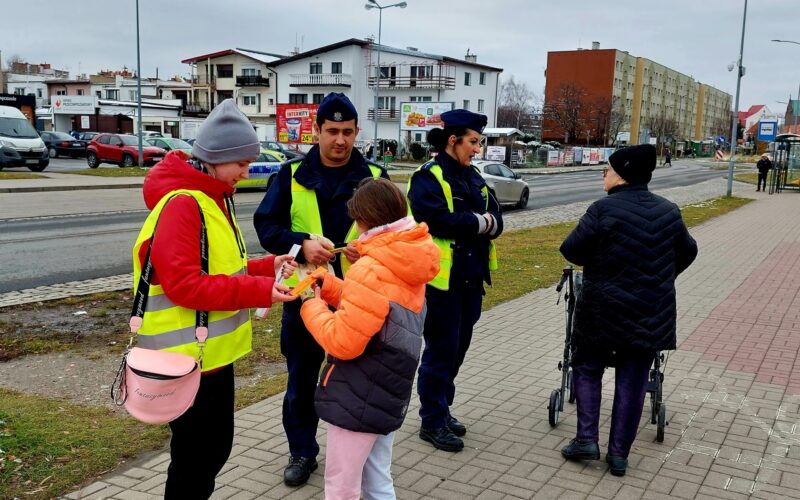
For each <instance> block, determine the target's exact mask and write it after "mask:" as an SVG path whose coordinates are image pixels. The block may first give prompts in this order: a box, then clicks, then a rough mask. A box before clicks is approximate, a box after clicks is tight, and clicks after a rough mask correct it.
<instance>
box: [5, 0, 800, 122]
mask: <svg viewBox="0 0 800 500" xmlns="http://www.w3.org/2000/svg"><path fill="white" fill-rule="evenodd" d="M379 1H381V0H379ZM407 2H408V7H407V8H405V9H399V8H391V9H387V10H384V11H383V14H384V15H383V33H382V42H383V43H384V44H385V45H390V46H394V47H401V48H402V47H407V46H414V47H417V48H419V50H421V51H423V52H430V53H434V54H441V55H447V56H450V57H457V58H461V57H463V56H464V54H465V53H466V51H467V49H469V51H470V52H471V53H474V54H477V55H478V62H479V63H483V64H487V65H490V66H496V67H501V68H503V70H504V71H503V77H505V78H507V77H509V76H511V75H513V76H514V77H515V79H517V80H521V81H523V82H525V83H526V84H527V85H528V86H529V87H530V88H531V90H533V91H534V92H535V93H536V94H537V95H539V96H541V94H542V93H543V89H544V84H545V80H544V69H545V65H546V63H547V52H548V51H554V50H574V49H576V48H577V47H584V48H587V47H591V42H592V41H598V42H600V47H601V48H617V49H620V50H627V51H628V52H630V53H631V54H632V55H635V56H640V57H647V58H649V59H651V60H653V61H656V62H658V63H660V64H664V65H666V66H668V67H670V68H673V69H675V70H677V71H680V72H682V73H685V74H688V75H691V76H693V77H694V78H695V79H696V80H699V81H700V82H703V83H707V84H709V85H712V86H714V87H717V88H719V89H721V90H724V91H726V92H729V93H730V94H731V95H734V94H735V91H736V72H735V71H734V72H728V70H727V66H728V64H730V63H731V62H733V61H735V60H736V59H737V58H738V54H739V43H740V40H741V29H742V13H743V10H744V0H649V1H644V0H560V1H558V0H557V1H551V0H460V1H453V0H407ZM364 3H365V1H364V0H281V1H278V0H139V8H140V30H141V53H142V75H143V76H155V72H156V68H158V74H159V76H160V77H162V78H164V77H169V76H172V75H176V74H178V75H188V73H189V67H188V65H185V64H181V62H180V61H181V60H182V59H186V58H188V57H192V56H197V55H202V54H206V53H209V52H215V51H219V50H224V49H228V48H234V47H241V48H248V49H254V50H262V51H266V52H275V53H279V54H288V53H289V52H290V51H291V50H292V48H293V47H294V46H295V40H297V45H299V46H301V48H302V49H304V50H310V49H313V48H316V47H319V46H322V45H327V44H330V43H335V42H338V41H341V40H345V39H347V38H365V37H367V36H370V35H375V36H376V37H377V31H378V13H377V11H375V10H371V11H367V10H365V9H364ZM381 3H382V4H384V5H387V4H389V3H393V2H391V1H383V2H381ZM135 12H136V11H135V0H81V1H78V2H64V1H62V0H27V1H25V2H10V1H3V2H2V12H0V15H2V18H0V51H2V57H3V65H5V61H6V60H7V59H8V58H9V57H10V56H14V55H16V56H19V57H21V58H23V59H24V60H26V61H28V62H31V63H41V62H47V63H50V64H52V65H53V66H54V67H56V68H63V69H68V70H69V71H70V72H71V74H72V75H75V74H77V73H78V72H80V73H87V74H88V73H94V72H96V71H98V70H101V69H119V68H121V67H122V66H127V67H129V68H134V69H135V67H136V17H135ZM799 26H800V0H750V1H749V4H748V12H747V29H746V34H745V45H744V62H743V65H744V66H745V67H746V69H747V74H746V76H745V77H744V78H742V89H741V99H740V105H739V108H740V109H747V108H748V107H749V106H750V105H752V104H766V105H767V106H768V107H769V108H770V109H771V110H772V111H774V112H778V113H783V111H784V110H785V108H786V106H785V105H784V104H779V103H777V102H776V101H786V100H787V98H788V97H789V94H790V93H791V95H792V97H793V98H797V93H798V86H800V45H794V44H787V43H774V42H770V39H773V38H777V39H783V40H787V39H788V40H792V39H794V40H796V41H798V42H800V29H798V27H799Z"/></svg>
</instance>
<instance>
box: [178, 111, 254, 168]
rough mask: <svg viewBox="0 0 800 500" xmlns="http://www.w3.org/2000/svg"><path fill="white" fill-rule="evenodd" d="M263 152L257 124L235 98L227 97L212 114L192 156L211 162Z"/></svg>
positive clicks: (203, 125)
mask: <svg viewBox="0 0 800 500" xmlns="http://www.w3.org/2000/svg"><path fill="white" fill-rule="evenodd" d="M260 151H261V144H259V142H258V136H257V135H256V131H255V130H254V129H253V125H252V124H251V123H250V121H249V120H248V119H247V117H246V116H245V115H244V113H242V112H241V111H239V108H237V107H236V103H234V102H233V99H225V100H224V101H222V102H221V103H220V104H219V105H218V106H217V107H216V108H214V109H213V110H212V111H211V113H209V114H208V118H206V120H205V121H204V122H203V124H202V125H200V130H199V131H198V132H197V138H196V139H195V141H194V144H193V145H192V156H194V157H195V158H197V159H198V160H200V161H203V162H206V163H210V164H211V165H218V164H220V163H229V162H236V161H242V160H247V159H250V158H256V157H257V156H258V153H259V152H260Z"/></svg>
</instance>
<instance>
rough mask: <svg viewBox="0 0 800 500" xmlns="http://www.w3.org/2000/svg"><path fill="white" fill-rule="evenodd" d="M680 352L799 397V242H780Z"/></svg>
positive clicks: (696, 331)
mask: <svg viewBox="0 0 800 500" xmlns="http://www.w3.org/2000/svg"><path fill="white" fill-rule="evenodd" d="M680 349H685V350H689V351H694V352H699V353H702V354H703V357H704V358H706V359H710V360H713V361H718V362H722V363H726V368H727V369H728V370H735V371H742V372H748V373H755V374H756V380H757V381H759V382H765V383H771V384H776V385H780V386H782V387H786V390H787V392H788V393H790V394H800V363H797V356H798V349H800V243H796V242H786V243H781V244H779V245H778V246H777V247H775V250H774V251H773V252H772V253H770V255H768V256H766V257H765V258H764V260H763V262H762V263H761V264H759V265H758V266H757V267H756V269H755V270H754V271H753V273H752V274H751V275H750V276H749V277H748V278H747V279H746V280H745V281H744V282H743V283H742V284H741V285H740V286H739V287H738V288H737V289H736V290H735V291H734V292H733V293H732V294H731V295H730V296H728V297H727V298H726V299H725V300H724V301H723V302H722V303H720V304H719V306H717V307H716V308H715V309H714V310H713V311H712V312H711V314H709V316H708V318H707V319H705V320H704V321H703V322H702V323H701V324H700V326H698V327H697V329H696V330H695V331H694V332H693V333H692V334H691V335H690V336H689V337H688V338H687V339H686V340H684V341H683V342H682V343H681V345H680Z"/></svg>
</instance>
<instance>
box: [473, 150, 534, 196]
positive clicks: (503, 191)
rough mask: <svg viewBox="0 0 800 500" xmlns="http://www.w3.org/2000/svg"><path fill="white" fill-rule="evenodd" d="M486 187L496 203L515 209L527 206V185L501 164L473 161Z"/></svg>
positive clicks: (528, 194)
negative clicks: (492, 194) (512, 206)
mask: <svg viewBox="0 0 800 500" xmlns="http://www.w3.org/2000/svg"><path fill="white" fill-rule="evenodd" d="M472 164H473V165H474V166H475V167H476V168H477V169H478V171H479V172H480V174H481V177H483V179H484V180H485V181H486V185H487V186H488V187H489V189H490V190H491V191H492V193H494V195H495V197H496V198H497V201H498V203H500V204H503V205H514V206H515V207H517V208H525V207H527V206H528V198H529V196H530V189H529V188H528V183H527V182H525V181H523V180H522V179H521V178H520V176H519V175H518V174H517V173H515V172H514V171H512V170H511V169H510V168H508V167H507V166H505V165H503V164H502V163H498V162H496V161H490V160H473V162H472Z"/></svg>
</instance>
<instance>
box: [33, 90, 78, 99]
mask: <svg viewBox="0 0 800 500" xmlns="http://www.w3.org/2000/svg"><path fill="white" fill-rule="evenodd" d="M75 92H76V94H77V95H83V89H78V90H76V91H75ZM39 97H42V91H41V90H39Z"/></svg>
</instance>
